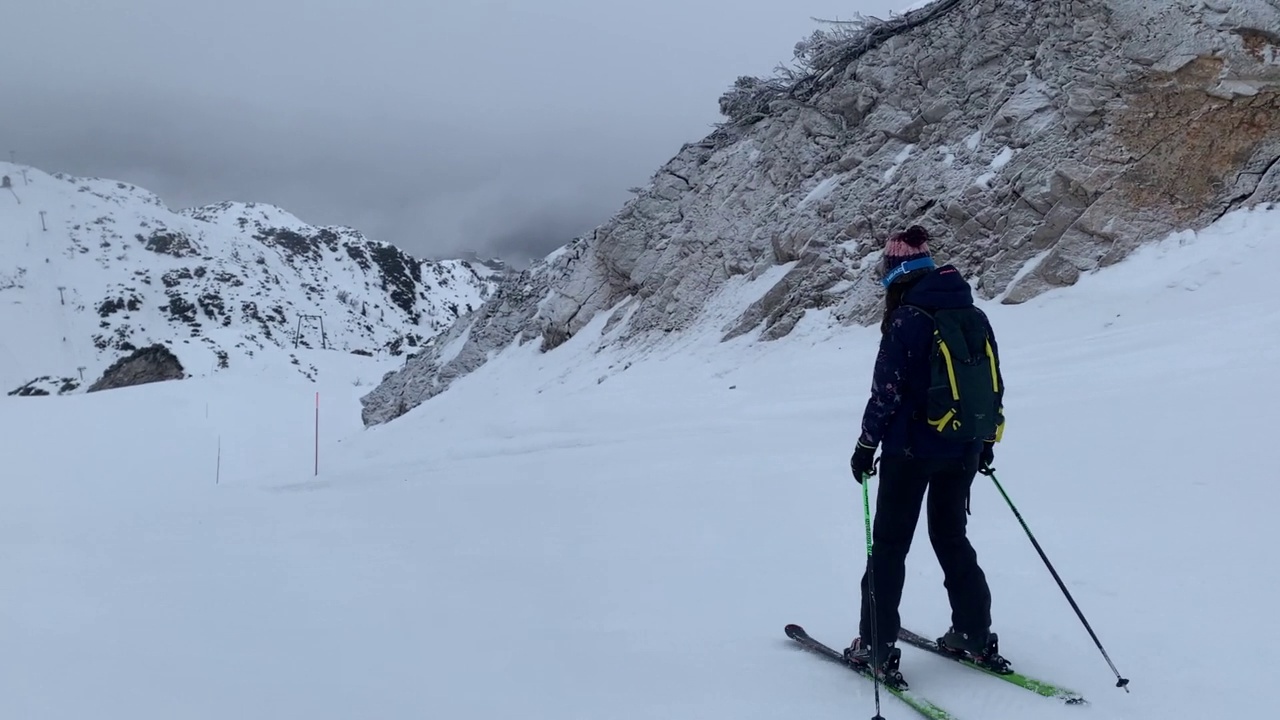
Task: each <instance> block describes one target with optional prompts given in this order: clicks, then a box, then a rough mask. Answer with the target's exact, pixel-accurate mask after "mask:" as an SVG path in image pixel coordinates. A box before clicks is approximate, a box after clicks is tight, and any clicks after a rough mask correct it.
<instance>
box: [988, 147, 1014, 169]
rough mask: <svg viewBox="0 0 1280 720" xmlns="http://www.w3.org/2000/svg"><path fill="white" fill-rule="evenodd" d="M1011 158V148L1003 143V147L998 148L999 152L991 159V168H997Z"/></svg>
mask: <svg viewBox="0 0 1280 720" xmlns="http://www.w3.org/2000/svg"><path fill="white" fill-rule="evenodd" d="M1012 159H1013V148H1011V147H1009V146H1008V145H1005V146H1004V147H1002V148H1000V152H998V153H996V156H995V157H994V158H992V159H991V169H992V170H999V169H1000V168H1002V167H1004V166H1005V165H1008V164H1009V161H1010V160H1012Z"/></svg>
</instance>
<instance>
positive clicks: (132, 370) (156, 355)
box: [85, 345, 187, 392]
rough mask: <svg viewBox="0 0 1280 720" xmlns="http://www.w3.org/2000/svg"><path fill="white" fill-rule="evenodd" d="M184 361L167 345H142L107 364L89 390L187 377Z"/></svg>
mask: <svg viewBox="0 0 1280 720" xmlns="http://www.w3.org/2000/svg"><path fill="white" fill-rule="evenodd" d="M186 376H187V375H186V371H184V370H183V369H182V363H180V362H178V358H177V356H176V355H174V354H173V353H171V352H169V348H167V347H165V346H163V345H151V346H149V347H144V348H139V349H137V350H135V351H134V352H132V353H130V354H129V355H126V356H125V357H122V358H120V359H119V360H117V361H115V362H114V363H112V364H111V367H109V368H107V371H106V372H104V373H103V374H102V377H101V378H99V379H98V381H97V382H95V383H94V384H92V385H90V386H89V389H88V390H86V391H85V392H97V391H98V390H113V389H115V388H122V387H129V386H131V385H143V384H145V383H153V382H163V381H165V380H181V379H183V378H184V377H186Z"/></svg>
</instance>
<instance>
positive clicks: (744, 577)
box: [0, 210, 1280, 720]
mask: <svg viewBox="0 0 1280 720" xmlns="http://www.w3.org/2000/svg"><path fill="white" fill-rule="evenodd" d="M1277 228H1280V211H1275V210H1272V211H1255V212H1236V213H1232V214H1231V215H1228V216H1227V217H1226V218H1224V219H1223V220H1222V221H1220V222H1219V223H1218V224H1217V225H1216V226H1215V227H1213V228H1210V229H1209V230H1206V231H1205V232H1203V233H1199V234H1195V233H1181V234H1178V235H1175V236H1172V237H1171V238H1170V239H1168V240H1166V241H1165V242H1163V243H1160V244H1157V245H1153V246H1150V247H1147V248H1145V249H1143V250H1141V251H1140V252H1138V253H1136V254H1135V255H1133V256H1132V257H1131V258H1129V259H1127V260H1125V261H1124V262H1122V263H1120V264H1118V265H1116V266H1113V267H1110V268H1108V269H1106V270H1103V271H1101V272H1098V273H1095V274H1092V275H1088V276H1086V277H1084V278H1082V280H1081V281H1080V282H1079V283H1078V284H1077V285H1076V286H1074V287H1071V288H1066V289H1063V290H1058V291H1054V292H1051V293H1048V294H1046V295H1043V296H1040V297H1037V298H1036V299H1034V300H1032V301H1031V302H1028V303H1026V304H1024V305H1020V306H1001V305H995V304H989V305H986V306H985V307H986V309H987V310H988V311H989V313H990V315H991V317H992V320H993V322H994V324H995V327H996V328H997V332H998V333H999V340H1000V344H1001V349H1002V351H1003V355H1004V368H1005V376H1006V379H1007V381H1008V383H1009V394H1008V397H1007V406H1006V409H1007V414H1008V417H1009V427H1008V430H1007V432H1006V435H1005V441H1004V442H1003V443H1002V444H1001V445H1000V446H999V448H998V452H997V456H996V468H997V474H998V476H999V477H1000V480H1001V482H1002V483H1003V484H1004V485H1005V487H1006V489H1007V490H1008V492H1009V493H1010V495H1011V497H1012V498H1013V500H1014V502H1016V503H1017V504H1018V506H1019V509H1020V510H1021V511H1022V513H1023V515H1024V517H1025V518H1026V520H1027V522H1028V523H1029V524H1030V526H1031V528H1032V530H1033V531H1034V532H1035V534H1036V537H1037V539H1038V540H1039V541H1040V542H1041V544H1042V545H1043V547H1044V549H1045V552H1046V553H1047V554H1048V555H1049V557H1050V559H1051V560H1052V561H1053V563H1054V564H1055V566H1056V567H1057V569H1058V571H1059V572H1060V573H1061V574H1062V576H1063V578H1064V580H1065V581H1066V582H1067V584H1068V587H1069V588H1070V590H1071V592H1072V594H1073V595H1074V596H1075V598H1076V600H1077V601H1078V602H1079V603H1080V606H1081V608H1082V610H1083V611H1084V612H1085V614H1086V616H1087V617H1088V618H1089V620H1090V622H1091V624H1092V625H1093V627H1094V629H1095V630H1096V631H1097V632H1098V633H1099V635H1100V637H1101V639H1102V641H1103V643H1104V644H1105V646H1106V648H1107V650H1108V652H1109V653H1110V655H1111V657H1112V659H1113V660H1115V662H1116V663H1117V665H1118V666H1119V668H1120V670H1121V671H1122V672H1123V673H1124V674H1125V676H1126V677H1128V678H1130V679H1131V681H1132V684H1131V689H1132V693H1130V694H1126V693H1124V692H1123V691H1121V690H1119V689H1116V688H1115V687H1114V682H1115V680H1114V677H1113V676H1112V674H1111V672H1110V670H1109V669H1108V667H1107V665H1106V663H1105V661H1104V660H1103V658H1102V656H1101V655H1100V654H1099V653H1098V651H1097V649H1096V648H1095V647H1094V646H1093V644H1092V641H1091V640H1090V639H1089V637H1088V635H1087V633H1086V632H1085V630H1084V629H1083V627H1082V626H1081V625H1080V623H1079V621H1078V620H1077V619H1076V617H1075V616H1074V614H1073V613H1072V611H1071V608H1070V606H1069V605H1068V604H1067V602H1066V600H1065V599H1064V598H1063V596H1062V595H1061V593H1060V592H1059V590H1058V588H1057V587H1056V585H1055V584H1054V582H1053V580H1052V578H1051V576H1050V575H1049V573H1048V571H1047V570H1046V569H1045V567H1044V566H1043V564H1042V563H1041V561H1040V559H1039V557H1038V556H1037V555H1036V554H1035V551H1034V549H1033V548H1032V547H1031V545H1030V543H1029V542H1028V541H1027V539H1026V537H1025V535H1023V533H1022V530H1021V528H1020V527H1019V525H1018V524H1017V522H1016V520H1015V519H1014V517H1013V516H1012V514H1011V513H1010V512H1009V510H1008V508H1007V507H1006V506H1005V505H1004V504H1003V501H1002V500H1001V498H1000V496H999V495H998V494H997V493H996V491H995V489H994V488H993V487H992V486H991V484H990V483H989V482H987V481H986V480H984V479H983V478H981V477H980V478H979V479H978V480H977V482H976V485H975V490H974V494H973V516H972V517H971V519H970V532H971V537H972V539H973V542H974V544H975V547H976V548H977V551H978V555H979V560H980V561H981V563H982V565H983V568H984V569H985V571H986V573H987V576H988V579H989V581H990V583H991V586H992V591H993V594H994V608H993V611H994V616H995V620H996V624H995V628H994V629H995V630H996V631H998V632H999V633H1000V636H1001V642H1002V648H1003V650H1004V652H1005V654H1006V655H1007V656H1008V657H1009V658H1010V659H1011V660H1012V661H1013V662H1014V664H1015V667H1017V668H1018V669H1019V670H1021V671H1023V672H1025V673H1027V674H1030V675H1034V676H1039V677H1043V678H1044V679H1047V680H1051V681H1055V682H1058V683H1061V684H1063V685H1066V686H1068V687H1071V688H1074V689H1076V690H1079V691H1081V692H1082V693H1084V694H1085V696H1086V697H1087V698H1088V699H1089V700H1090V701H1091V707H1089V708H1087V709H1082V708H1075V707H1066V706H1062V705H1060V704H1058V703H1056V702H1055V701H1052V700H1047V699H1042V698H1038V697H1035V696H1033V695H1031V694H1030V693H1028V692H1026V691H1024V690H1020V689H1017V688H1013V687H1011V686H1008V685H1007V684H1005V683H1002V682H1000V681H998V680H995V679H993V678H985V677H982V676H980V675H978V674H977V673H973V672H971V671H967V670H965V669H963V668H959V667H956V666H954V665H952V664H950V663H947V662H946V661H944V660H941V659H937V658H933V657H930V656H928V655H925V654H924V653H921V652H918V651H915V650H914V649H912V648H905V649H904V651H903V653H904V661H903V671H904V672H905V674H906V675H907V678H908V679H909V680H910V681H911V683H912V686H913V689H914V690H916V691H918V692H920V693H921V694H923V695H925V696H927V697H929V698H930V699H932V700H933V701H935V702H937V703H939V704H941V705H942V706H943V707H945V708H946V709H948V710H949V711H951V712H952V713H953V714H955V715H956V716H957V717H958V718H962V719H969V718H971V719H973V720H1004V719H1009V720H1014V719H1018V720H1021V719H1023V718H1027V717H1035V718H1044V719H1049V720H1052V719H1054V718H1063V719H1065V718H1080V717H1083V716H1084V715H1082V714H1081V713H1085V714H1087V715H1088V717H1090V718H1095V719H1101V718H1107V719H1112V718H1114V719H1116V720H1120V719H1124V720H1157V719H1159V720H1167V719H1168V718H1176V717H1204V716H1213V717H1223V718H1256V717H1265V716H1267V715H1268V714H1269V711H1270V708H1271V707H1272V700H1271V697H1270V695H1271V693H1270V687H1271V674H1272V671H1273V670H1274V669H1275V668H1276V667H1280V650H1277V648H1280V626H1278V625H1277V624H1276V623H1275V622H1274V605H1275V598H1276V597H1277V592H1278V591H1280V579H1278V578H1277V573H1276V571H1275V570H1274V568H1275V559H1274V552H1273V546H1274V542H1273V539H1272V537H1271V535H1272V532H1271V530H1269V529H1268V528H1270V527H1271V526H1270V521H1271V519H1272V514H1273V508H1274V506H1275V503H1276V501H1277V500H1278V499H1280V490H1277V489H1276V483H1275V472H1274V469H1273V463H1272V460H1271V458H1270V457H1269V456H1266V455H1264V453H1266V451H1267V449H1268V448H1269V445H1270V442H1271V435H1272V432H1271V430H1272V427H1271V425H1270V424H1268V423H1266V422H1259V421H1260V420H1263V419H1264V418H1265V417H1266V409H1267V408H1271V407H1276V406H1278V405H1280V387H1278V386H1277V384H1276V383H1275V381H1274V369H1275V367H1276V366H1277V363H1278V362H1280V341H1277V338H1280V310H1278V309H1277V308H1276V306H1275V303H1274V298H1273V297H1272V295H1273V293H1274V291H1273V290H1272V285H1271V278H1270V268H1271V267H1272V266H1273V265H1274V263H1275V262H1276V261H1278V260H1280V230H1278V229H1277ZM766 280H767V278H766ZM764 287H767V285H761V286H755V285H753V284H751V283H745V282H744V283H740V284H739V285H735V286H732V287H730V288H728V289H727V290H726V293H729V294H731V296H730V295H729V294H727V295H726V296H725V299H724V302H723V304H724V305H725V307H728V306H729V305H737V304H739V303H743V302H749V301H750V299H751V298H753V297H755V296H756V295H757V294H758V293H757V292H756V291H757V290H759V289H762V288H764ZM717 307H718V306H716V305H713V306H712V309H711V311H710V314H709V317H708V319H707V323H706V327H705V328H704V331H703V332H701V333H692V334H689V335H686V336H683V337H680V338H675V339H673V342H672V344H671V345H670V346H668V347H665V348H664V347H660V348H654V349H650V350H648V351H646V352H645V353H643V354H640V353H634V352H633V353H630V354H627V353H626V352H624V351H621V350H619V351H603V352H597V345H598V340H597V339H595V338H598V333H599V329H600V326H601V325H602V323H597V324H594V325H593V326H591V327H589V328H587V329H585V330H583V331H582V332H580V333H578V334H577V335H576V336H575V337H574V338H573V339H572V340H570V341H569V342H568V343H566V344H565V345H564V346H562V347H560V348H558V349H557V350H555V351H553V352H552V353H549V354H546V355H539V354H538V353H537V351H536V347H534V346H535V345H536V344H533V343H531V344H529V345H527V346H523V347H520V346H514V347H511V348H509V349H508V350H506V351H505V352H503V353H501V354H500V355H498V356H497V357H496V358H495V359H494V360H493V361H492V362H490V363H489V364H487V365H486V366H485V367H483V368H481V369H480V370H479V371H477V372H475V373H473V374H471V375H468V376H466V377H464V378H462V379H460V380H459V381H457V382H456V383H455V384H454V386H453V387H452V388H451V389H450V390H449V391H448V392H446V393H444V394H442V395H440V396H438V397H436V398H434V399H432V400H431V401H430V402H428V403H426V404H424V405H423V406H422V407H420V408H417V409H415V410H413V411H412V412H410V413H409V414H407V415H406V416H404V417H403V418H400V419H398V420H396V421H394V422H392V423H390V424H388V425H385V426H377V427H374V428H372V429H368V430H365V429H363V428H362V427H361V424H360V420H359V402H358V398H359V396H360V395H361V394H363V393H364V392H365V391H367V389H368V385H369V384H371V383H374V382H376V381H377V379H378V378H379V377H381V375H382V373H383V372H385V371H386V370H387V369H388V368H389V367H391V366H392V365H393V364H394V363H395V361H394V360H392V361H381V362H380V361H378V360H375V359H371V358H362V357H359V356H352V355H347V354H343V353H335V352H327V353H326V352H324V351H318V350H308V351H305V352H303V353H302V355H301V357H302V359H303V360H305V361H306V362H309V363H312V364H314V365H315V366H316V367H317V368H319V372H318V382H316V383H311V382H307V381H306V380H305V379H303V378H301V377H300V376H298V375H297V373H293V372H291V371H288V370H287V369H283V370H280V371H279V373H278V374H277V375H269V374H260V373H239V374H237V373H236V372H234V371H229V372H227V373H221V374H219V375H217V376H214V377H211V378H197V379H192V380H187V381H183V382H178V383H162V384H157V385H151V386H142V387H135V388H127V389H122V390H115V391H111V392H106V393H97V394H93V395H85V396H68V397H46V398H11V397H0V437H3V438H4V448H3V457H4V468H5V473H4V482H3V483H0V548H3V551H2V552H0V577H3V578H4V579H5V591H4V592H3V593H0V647H3V648H4V650H5V652H4V653H3V655H0V716H3V717H6V718H40V719H41V720H52V719H61V718H67V719H71V718H76V719H80V718H89V717H93V718H116V717H121V718H123V717H128V718H135V719H143V718H157V719H159V718H165V719H168V718H190V719H193V720H197V719H204V718H209V719H214V718H217V719H218V720H223V719H225V718H228V717H244V718H272V719H273V720H282V719H284V718H308V719H310V720H319V719H328V718H334V719H337V718H356V717H377V718H402V717H403V718H408V717H414V718H421V717H440V718H491V717H521V718H556V719H562V718H646V719H647V718H721V717H723V718H733V719H734V720H744V719H748V718H771V719H772V718H778V717H804V718H807V719H809V720H819V719H822V718H833V719H834V718H849V717H870V716H871V714H872V688H871V685H870V684H869V683H867V682H865V681H863V680H860V679H858V678H856V677H854V676H852V675H851V674H850V673H848V672H847V671H845V670H842V669H841V668H838V667H835V666H834V665H830V664H827V663H823V662H821V661H820V660H818V659H816V658H813V657H810V656H808V655H806V654H804V653H802V652H801V651H799V650H797V649H796V648H795V647H794V645H793V644H792V643H791V642H790V641H789V640H787V639H786V638H785V636H784V635H783V632H782V628H783V626H784V625H785V624H786V623H788V622H797V623H800V624H803V625H804V626H805V627H806V628H807V629H808V630H809V631H810V632H811V633H813V635H814V636H815V637H817V638H819V639H821V640H823V641H824V642H827V643H828V644H833V645H837V646H841V647H842V646H843V644H844V643H847V642H848V641H849V640H850V639H851V637H852V634H853V632H854V631H855V628H856V623H857V618H856V607H857V602H858V581H859V579H860V575H861V570H862V566H863V564H864V558H865V556H864V546H863V524H862V523H863V520H862V515H861V496H860V490H859V487H858V485H857V484H856V483H855V482H853V480H852V478H851V477H850V475H849V471H848V454H849V452H850V450H851V449H852V443H853V441H854V438H855V436H856V432H857V427H858V423H859V420H860V417H861V411H862V408H863V405H864V404H865V402H866V396H867V388H868V383H869V381H870V372H871V364H872V362H873V359H874V354H875V349H876V347H875V343H876V342H877V339H878V333H877V331H876V330H875V329H874V328H838V327H833V326H832V325H831V323H829V322H828V319H827V318H826V316H825V315H823V314H822V313H821V312H813V313H811V314H810V315H809V316H808V317H806V318H805V320H804V321H802V323H801V325H800V326H799V327H798V328H797V329H796V331H795V332H793V333H792V335H791V336H789V337H788V338H785V339H783V340H780V341H777V342H773V343H764V344H752V342H751V341H750V339H749V338H739V339H738V340H735V341H734V342H731V343H724V344H721V343H718V342H716V338H717V337H718V330H719V325H720V324H721V323H722V322H723V317H722V316H723V313H720V312H719V311H718V310H716V308H717ZM602 315H605V314H604V313H602ZM593 336H594V337H593ZM389 363H390V364H389ZM628 363H629V364H628ZM357 382H359V383H361V385H360V386H357V385H356V383H357ZM317 391H318V392H320V395H321V420H320V428H319V432H320V474H319V477H314V476H313V472H314V468H313V463H314V458H315V456H314V447H313V442H314V433H315V432H316V429H315V425H314V423H315V407H314V395H315V393H316V392H317ZM873 482H875V481H874V480H873ZM873 497H874V496H873ZM902 614H903V618H904V624H905V625H906V626H908V627H910V628H912V629H914V630H917V631H918V632H921V633H923V634H925V635H930V636H932V635H934V634H937V633H941V632H942V631H944V630H945V629H946V626H947V624H948V622H949V611H948V608H947V602H946V595H945V592H944V590H943V588H942V584H941V574H940V571H939V570H938V568H937V564H936V561H935V560H934V558H933V556H932V551H931V549H930V547H929V544H928V540H927V537H926V535H925V527H924V523H923V521H922V522H921V525H920V527H919V528H918V532H917V540H916V543H915V545H914V547H913V549H912V554H911V556H910V557H909V559H908V576H907V584H906V589H905V593H904V600H903V604H902ZM1218 617H1226V618H1228V619H1230V621H1231V624H1232V626H1233V627H1235V626H1238V627H1243V628H1248V630H1249V632H1248V633H1247V636H1248V638H1249V642H1248V643H1244V644H1236V645H1233V646H1230V658H1229V659H1227V658H1226V657H1225V656H1224V657H1223V658H1222V659H1221V660H1219V659H1215V658H1213V657H1200V656H1196V657H1189V655H1188V652H1189V650H1190V649H1191V648H1192V647H1194V648H1201V647H1206V646H1205V645H1204V644H1203V639H1205V638H1218V637H1222V635H1221V631H1220V629H1219V627H1218V626H1210V625H1209V624H1208V623H1207V620H1208V619H1211V618H1218ZM1211 647H1222V648H1226V647H1228V646H1226V645H1221V644H1220V645H1212V646H1211ZM883 703H884V706H883V714H884V716H885V717H886V718H889V719H890V720H896V719H898V718H910V717H913V714H912V712H911V711H910V710H909V709H907V708H906V707H904V706H903V705H901V704H900V703H898V702H897V701H896V700H895V699H894V698H892V697H889V696H887V695H885V696H884V698H883Z"/></svg>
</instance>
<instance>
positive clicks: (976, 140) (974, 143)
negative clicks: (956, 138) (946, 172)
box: [964, 130, 982, 150]
mask: <svg viewBox="0 0 1280 720" xmlns="http://www.w3.org/2000/svg"><path fill="white" fill-rule="evenodd" d="M981 142H982V131H981V130H975V131H973V132H972V133H970V134H969V137H967V138H965V139H964V146H965V147H967V148H969V149H970V150H977V149H978V145H979V144H980V143H981Z"/></svg>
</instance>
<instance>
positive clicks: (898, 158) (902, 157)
mask: <svg viewBox="0 0 1280 720" xmlns="http://www.w3.org/2000/svg"><path fill="white" fill-rule="evenodd" d="M915 149H916V146H915V144H914V143H912V144H909V145H907V146H906V147H904V148H902V149H901V150H899V151H898V154H897V155H894V156H893V164H892V165H890V166H889V168H888V169H887V170H885V171H884V175H883V176H882V179H883V180H884V181H885V182H889V181H890V180H892V179H893V175H894V173H896V172H898V168H900V167H902V163H904V162H906V161H907V158H909V157H911V153H912V152H913V151H914V150H915Z"/></svg>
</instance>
